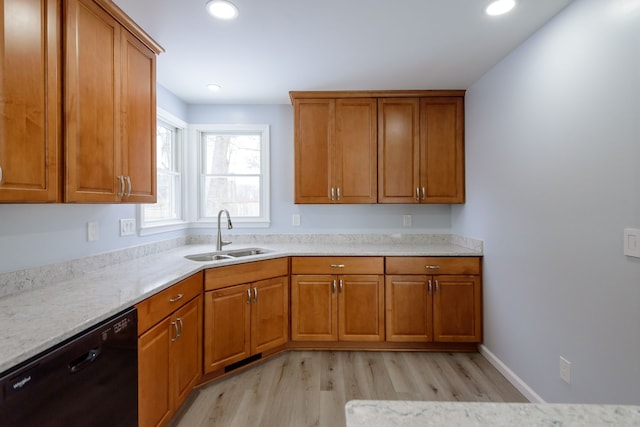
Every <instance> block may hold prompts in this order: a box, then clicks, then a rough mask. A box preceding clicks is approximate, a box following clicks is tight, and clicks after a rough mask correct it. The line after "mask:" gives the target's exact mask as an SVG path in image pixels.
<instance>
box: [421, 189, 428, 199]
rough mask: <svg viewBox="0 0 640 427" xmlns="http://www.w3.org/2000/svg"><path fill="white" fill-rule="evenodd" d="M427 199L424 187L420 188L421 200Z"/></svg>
mask: <svg viewBox="0 0 640 427" xmlns="http://www.w3.org/2000/svg"><path fill="white" fill-rule="evenodd" d="M426 197H427V191H426V190H425V188H424V187H422V200H424V199H426Z"/></svg>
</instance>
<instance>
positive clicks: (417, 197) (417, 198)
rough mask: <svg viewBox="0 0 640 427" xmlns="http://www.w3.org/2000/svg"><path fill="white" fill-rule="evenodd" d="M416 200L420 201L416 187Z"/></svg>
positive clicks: (418, 190)
mask: <svg viewBox="0 0 640 427" xmlns="http://www.w3.org/2000/svg"><path fill="white" fill-rule="evenodd" d="M416 200H418V201H420V189H419V188H418V187H416Z"/></svg>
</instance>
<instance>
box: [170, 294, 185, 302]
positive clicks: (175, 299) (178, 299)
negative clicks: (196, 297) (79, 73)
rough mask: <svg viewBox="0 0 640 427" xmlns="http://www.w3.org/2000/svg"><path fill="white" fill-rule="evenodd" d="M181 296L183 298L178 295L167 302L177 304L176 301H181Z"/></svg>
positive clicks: (181, 295)
mask: <svg viewBox="0 0 640 427" xmlns="http://www.w3.org/2000/svg"><path fill="white" fill-rule="evenodd" d="M183 296H184V294H178V295H176V296H175V297H173V298H170V299H169V302H178V301H180V300H181V299H182V297H183Z"/></svg>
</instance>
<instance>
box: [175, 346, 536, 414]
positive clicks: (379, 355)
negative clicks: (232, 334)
mask: <svg viewBox="0 0 640 427" xmlns="http://www.w3.org/2000/svg"><path fill="white" fill-rule="evenodd" d="M352 399H384V400H430V401H434V400H440V401H471V402H526V401H527V400H526V399H525V398H524V397H523V396H522V395H521V394H520V393H519V392H518V391H517V390H516V389H515V388H514V387H513V386H512V385H511V384H510V383H509V382H508V381H507V380H506V379H505V378H504V377H503V376H502V375H501V374H500V373H499V372H498V371H497V370H496V369H495V368H494V367H493V366H491V364H489V362H487V360H486V359H485V358H484V357H483V356H481V355H480V354H478V353H421V352H362V351H289V352H285V353H282V354H280V355H277V356H274V357H272V358H270V359H268V360H265V361H263V362H260V363H258V364H256V365H254V366H251V367H248V368H246V369H244V370H241V371H239V372H237V373H234V374H231V375H229V376H227V377H225V378H223V379H219V380H216V381H214V382H212V383H210V384H207V385H205V386H202V387H200V388H197V389H196V390H194V391H193V392H192V393H191V395H190V396H189V398H188V399H187V402H186V403H185V405H184V406H183V407H182V408H181V410H180V412H179V413H178V414H176V416H175V417H174V419H173V421H172V423H171V426H172V427H201V426H216V427H218V426H219V427H227V426H229V427H231V426H232V427H254V426H256V427H257V426H260V427H287V426H290V427H304V426H318V427H344V426H345V416H344V405H345V403H346V402H347V401H349V400H352Z"/></svg>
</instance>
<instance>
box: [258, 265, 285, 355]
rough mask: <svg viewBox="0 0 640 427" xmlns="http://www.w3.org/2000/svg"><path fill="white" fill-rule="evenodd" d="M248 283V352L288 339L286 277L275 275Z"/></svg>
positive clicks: (260, 349)
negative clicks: (249, 314)
mask: <svg viewBox="0 0 640 427" xmlns="http://www.w3.org/2000/svg"><path fill="white" fill-rule="evenodd" d="M251 286H252V296H253V301H252V307H251V354H256V353H261V352H263V351H267V350H270V349H272V348H275V347H278V346H280V345H283V344H285V343H286V342H287V341H288V337H289V278H288V277H286V276H283V277H275V278H273V279H268V280H262V281H259V282H255V283H253V284H252V285H251Z"/></svg>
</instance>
